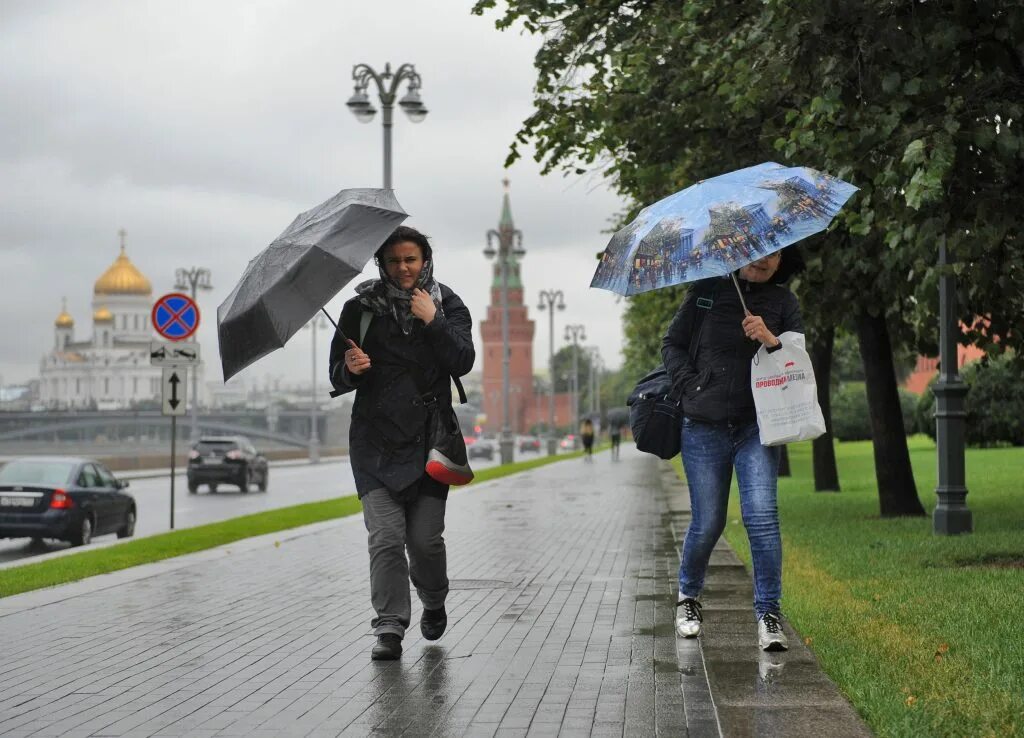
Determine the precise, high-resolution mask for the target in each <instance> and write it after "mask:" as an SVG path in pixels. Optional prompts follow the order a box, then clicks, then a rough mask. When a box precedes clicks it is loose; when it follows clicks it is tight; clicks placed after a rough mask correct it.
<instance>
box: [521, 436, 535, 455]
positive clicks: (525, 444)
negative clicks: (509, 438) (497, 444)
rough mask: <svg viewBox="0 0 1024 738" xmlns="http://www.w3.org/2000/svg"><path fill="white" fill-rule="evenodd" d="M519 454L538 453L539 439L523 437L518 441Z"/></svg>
mask: <svg viewBox="0 0 1024 738" xmlns="http://www.w3.org/2000/svg"><path fill="white" fill-rule="evenodd" d="M519 453H521V454H524V453H538V454H539V453H540V439H539V438H537V436H523V437H522V438H520V439H519Z"/></svg>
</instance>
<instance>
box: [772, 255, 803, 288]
mask: <svg viewBox="0 0 1024 738" xmlns="http://www.w3.org/2000/svg"><path fill="white" fill-rule="evenodd" d="M780 253H781V254H782V260H781V261H780V262H779V268H778V269H776V270H775V274H773V275H772V278H771V279H770V280H769V281H770V282H771V283H772V284H783V283H784V282H786V281H788V280H789V278H790V277H792V276H794V275H796V274H799V273H800V272H802V271H803V270H804V269H805V268H806V267H807V265H806V264H805V263H804V257H803V256H802V255H801V254H800V249H799V248H797V247H796V246H787V247H786V248H784V249H782V251H781V252H780Z"/></svg>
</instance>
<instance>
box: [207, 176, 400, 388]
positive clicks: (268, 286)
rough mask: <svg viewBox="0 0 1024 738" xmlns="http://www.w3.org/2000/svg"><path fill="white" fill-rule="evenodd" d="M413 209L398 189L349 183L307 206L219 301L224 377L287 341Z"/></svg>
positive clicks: (349, 279)
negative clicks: (356, 186) (402, 201)
mask: <svg viewBox="0 0 1024 738" xmlns="http://www.w3.org/2000/svg"><path fill="white" fill-rule="evenodd" d="M406 217H408V216H407V214H406V212H405V211H404V210H402V206H401V205H399V204H398V201H397V200H396V199H395V195H394V192H392V191H391V190H379V189H351V190H342V191H341V192H339V193H338V194H337V195H335V196H334V197H332V198H331V199H330V200H327V201H326V202H324V203H322V204H321V205H318V206H317V207H315V208H313V209H312V210H308V211H306V212H305V213H302V214H301V215H299V216H298V217H296V218H295V220H294V221H292V224H291V225H290V226H288V227H287V228H286V229H285V231H284V233H282V234H281V235H280V236H278V237H277V238H276V239H274V241H273V243H271V244H270V245H269V246H267V248H265V249H263V251H261V252H260V253H259V254H258V255H257V256H256V257H255V258H254V259H253V260H252V261H250V262H249V266H247V267H246V268H245V272H244V273H243V274H242V277H241V279H239V281H238V284H237V285H236V286H235V289H234V290H232V292H231V294H230V295H228V298H227V299H226V300H224V302H222V303H221V304H220V306H219V307H218V308H217V338H218V342H219V344H220V360H221V366H222V368H223V370H224V380H225V381H227V380H228V379H230V378H231V377H232V376H234V375H235V374H237V373H238V372H240V371H241V370H242V369H244V368H245V367H247V366H249V364H252V363H253V362H254V361H256V360H257V359H259V358H260V357H262V356H266V355H267V354H269V353H270V352H271V351H273V350H275V349H278V348H281V347H282V346H284V344H285V342H286V341H287V340H288V339H289V338H291V337H292V336H293V335H294V334H295V333H296V332H297V331H298V330H299V329H300V328H301V327H302V326H304V325H305V324H306V323H307V322H309V319H310V318H312V317H313V315H315V314H316V312H317V311H318V310H320V308H321V307H323V306H324V305H325V304H327V302H328V301H329V300H330V299H331V298H332V297H334V296H335V295H336V294H338V292H339V291H340V290H341V289H342V288H343V287H344V286H345V285H346V284H348V283H349V282H351V281H352V280H353V279H354V278H355V277H356V276H357V275H358V274H359V273H360V272H362V270H363V267H364V266H365V265H366V262H367V261H369V259H370V257H371V256H373V254H374V252H375V251H376V250H377V249H378V248H379V247H380V245H381V244H382V243H383V242H384V239H386V238H387V237H388V235H390V234H391V232H392V231H394V229H395V228H396V227H397V226H398V225H400V224H401V222H402V221H403V220H405V219H406Z"/></svg>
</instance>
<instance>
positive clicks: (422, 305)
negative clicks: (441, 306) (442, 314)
mask: <svg viewBox="0 0 1024 738" xmlns="http://www.w3.org/2000/svg"><path fill="white" fill-rule="evenodd" d="M412 314H413V315H415V316H416V317H417V318H419V319H420V320H422V321H423V322H424V323H426V324H428V325H429V324H430V321H432V320H433V319H434V316H435V315H436V314H437V306H436V305H434V301H433V300H431V299H430V295H429V294H428V293H426V292H424V291H423V290H421V289H420V288H419V287H417V288H416V289H414V290H413V291H412Z"/></svg>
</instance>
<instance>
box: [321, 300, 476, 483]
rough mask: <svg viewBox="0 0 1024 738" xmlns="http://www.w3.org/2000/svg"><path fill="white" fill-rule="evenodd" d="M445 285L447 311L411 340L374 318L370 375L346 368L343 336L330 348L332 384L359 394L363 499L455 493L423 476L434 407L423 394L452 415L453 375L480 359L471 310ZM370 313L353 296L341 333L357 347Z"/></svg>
mask: <svg viewBox="0 0 1024 738" xmlns="http://www.w3.org/2000/svg"><path fill="white" fill-rule="evenodd" d="M438 286H439V287H440V290H441V309H440V310H438V311H437V314H436V315H435V316H434V319H433V320H432V321H431V322H430V324H429V325H424V324H423V323H422V321H419V320H416V321H414V327H413V330H412V331H411V332H410V334H409V335H405V334H404V333H402V329H401V328H399V326H398V324H397V323H396V322H395V320H394V318H393V317H391V316H390V315H384V316H379V315H375V316H374V317H373V319H372V321H371V322H370V325H369V327H368V328H367V331H366V336H365V337H364V338H363V340H362V343H361V344H360V346H361V348H362V349H363V351H365V352H366V354H367V355H368V356H369V357H370V369H369V370H368V371H367V372H365V373H363V374H360V375H352V374H350V373H349V371H348V369H347V368H346V367H345V350H346V349H348V348H349V346H348V345H347V344H346V343H345V342H344V341H343V340H342V339H341V337H340V336H338V335H337V334H335V336H334V340H333V341H332V342H331V357H330V377H331V383H332V384H333V385H334V387H335V389H337V390H339V392H341V393H345V392H351V391H353V390H357V391H356V398H355V403H354V404H353V406H352V425H351V427H350V429H349V458H350V459H351V460H352V471H353V473H354V475H355V480H356V491H357V492H358V494H359V496H360V497H362V496H363V495H365V494H366V493H367V492H369V491H370V490H372V489H379V488H380V487H386V488H387V489H388V490H389V491H390V492H391V494H392V496H393V497H395V498H396V499H398V500H410V499H412V498H413V497H415V496H416V495H417V494H426V495H430V496H435V497H442V498H443V497H446V496H447V493H448V487H447V486H446V485H443V484H441V483H439V482H436V481H434V480H433V479H431V478H430V477H429V476H427V475H426V473H425V471H424V466H425V464H426V458H427V451H428V450H429V449H428V448H427V443H428V441H427V438H426V423H427V413H428V411H429V405H428V403H425V402H424V395H428V396H429V395H430V394H433V395H434V396H436V398H437V405H436V408H437V410H438V411H441V412H451V406H452V390H451V377H452V376H455V377H461V376H463V375H464V374H467V373H468V372H469V371H470V370H471V369H472V368H473V362H474V360H475V359H476V354H475V351H474V349H473V333H472V328H473V320H472V318H471V317H470V315H469V309H468V308H467V307H466V306H465V304H464V303H463V302H462V300H461V299H460V298H459V296H458V295H456V294H455V293H454V292H452V290H451V289H450V288H449V287H447V286H445V285H443V284H440V283H438ZM366 309H367V308H365V307H364V306H363V305H361V304H360V302H359V298H353V299H351V300H349V301H348V302H346V303H345V306H344V307H343V308H342V311H341V318H340V319H339V324H340V326H341V330H342V332H343V333H344V334H345V335H346V336H348V337H349V338H351V339H352V340H354V341H355V342H356V343H357V344H358V343H359V329H360V318H361V316H362V312H363V310H366Z"/></svg>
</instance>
